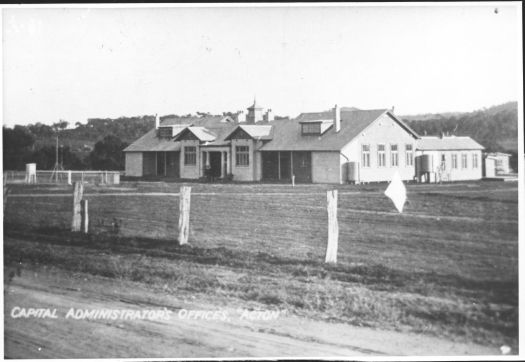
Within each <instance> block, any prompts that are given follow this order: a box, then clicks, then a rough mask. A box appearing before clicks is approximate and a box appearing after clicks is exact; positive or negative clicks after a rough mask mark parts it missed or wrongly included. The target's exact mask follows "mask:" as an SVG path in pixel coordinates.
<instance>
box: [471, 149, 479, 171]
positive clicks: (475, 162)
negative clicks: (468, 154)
mask: <svg viewBox="0 0 525 362" xmlns="http://www.w3.org/2000/svg"><path fill="white" fill-rule="evenodd" d="M472 168H478V155H477V154H475V153H474V154H473V155H472Z"/></svg>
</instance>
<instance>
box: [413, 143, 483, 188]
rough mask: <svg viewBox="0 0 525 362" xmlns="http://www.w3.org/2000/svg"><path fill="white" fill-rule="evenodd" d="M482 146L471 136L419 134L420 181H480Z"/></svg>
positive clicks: (418, 170)
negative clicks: (429, 135)
mask: <svg viewBox="0 0 525 362" xmlns="http://www.w3.org/2000/svg"><path fill="white" fill-rule="evenodd" d="M483 149H484V147H483V146H481V145H480V144H479V143H477V142H476V141H474V140H473V139H472V138H470V137H457V136H441V137H426V136H425V137H420V138H419V139H418V142H417V147H416V155H417V156H416V169H415V172H416V174H415V175H416V178H417V179H418V181H420V182H438V181H459V180H480V179H481V178H482V169H483V167H482V162H483V159H482V157H481V156H482V151H483Z"/></svg>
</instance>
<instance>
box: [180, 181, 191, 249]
mask: <svg viewBox="0 0 525 362" xmlns="http://www.w3.org/2000/svg"><path fill="white" fill-rule="evenodd" d="M190 200H191V187H189V186H182V187H181V188H180V193H179V244H180V245H184V244H187V243H188V236H189V234H190Z"/></svg>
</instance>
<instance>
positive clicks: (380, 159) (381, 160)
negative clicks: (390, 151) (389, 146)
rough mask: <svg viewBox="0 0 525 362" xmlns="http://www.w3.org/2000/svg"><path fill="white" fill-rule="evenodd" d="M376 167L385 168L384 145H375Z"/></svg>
mask: <svg viewBox="0 0 525 362" xmlns="http://www.w3.org/2000/svg"><path fill="white" fill-rule="evenodd" d="M377 165H378V166H379V167H385V166H386V154H385V145H377Z"/></svg>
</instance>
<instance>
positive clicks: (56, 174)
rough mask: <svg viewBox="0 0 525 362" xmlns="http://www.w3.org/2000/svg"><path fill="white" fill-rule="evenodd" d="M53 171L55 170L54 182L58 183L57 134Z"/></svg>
mask: <svg viewBox="0 0 525 362" xmlns="http://www.w3.org/2000/svg"><path fill="white" fill-rule="evenodd" d="M55 170H56V173H55V178H56V182H58V134H57V142H56V147H55Z"/></svg>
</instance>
